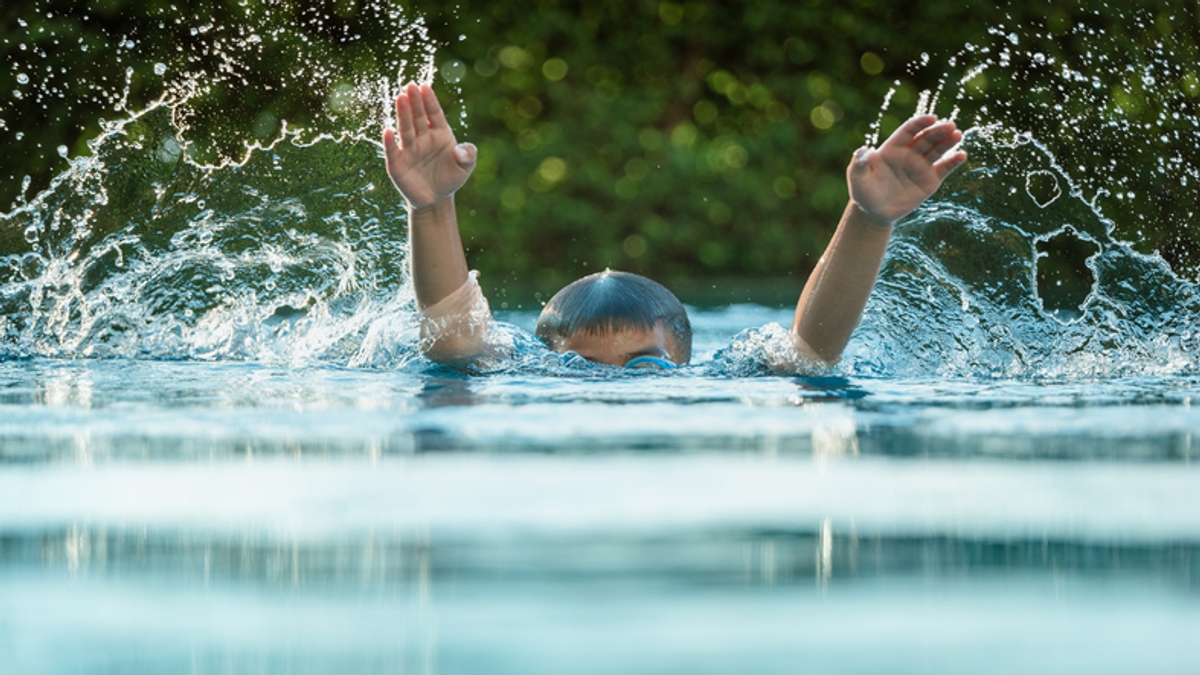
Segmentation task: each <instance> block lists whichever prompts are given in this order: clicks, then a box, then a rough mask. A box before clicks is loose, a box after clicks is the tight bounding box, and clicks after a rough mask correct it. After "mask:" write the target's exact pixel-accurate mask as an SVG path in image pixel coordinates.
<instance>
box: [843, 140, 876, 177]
mask: <svg viewBox="0 0 1200 675" xmlns="http://www.w3.org/2000/svg"><path fill="white" fill-rule="evenodd" d="M870 157H871V148H869V147H867V146H865V145H864V146H862V147H861V148H859V149H857V150H855V151H854V156H853V157H851V158H850V166H849V167H847V173H849V174H850V175H856V174H861V173H863V172H864V171H866V170H867V167H868V166H870Z"/></svg>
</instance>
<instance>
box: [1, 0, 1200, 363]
mask: <svg viewBox="0 0 1200 675" xmlns="http://www.w3.org/2000/svg"><path fill="white" fill-rule="evenodd" d="M212 11H213V12H217V11H218V10H212ZM219 11H220V12H233V13H234V14H232V15H226V14H220V15H218V14H215V13H214V14H210V15H203V16H201V15H196V16H193V17H186V18H181V17H175V16H174V15H170V16H168V15H167V14H166V13H163V14H159V15H155V16H154V17H152V18H151V19H148V21H149V23H147V24H146V25H145V26H142V27H141V30H143V31H151V30H162V31H170V32H178V33H180V34H181V35H186V39H181V41H180V43H181V44H184V45H186V48H185V49H184V51H182V52H180V53H160V52H155V51H153V49H154V48H152V47H150V46H145V45H149V43H150V41H142V40H140V39H139V35H137V34H134V35H124V36H121V37H120V39H119V40H114V42H113V44H111V45H93V46H90V47H89V46H88V45H81V49H85V50H87V51H88V53H89V54H90V55H91V57H93V58H96V59H98V60H100V61H104V59H106V58H107V59H108V61H107V63H109V65H115V66H119V67H115V68H109V69H108V70H110V71H111V73H110V74H108V75H105V76H103V77H99V76H97V78H96V79H94V80H92V81H91V82H89V83H88V84H90V85H91V86H90V87H89V88H88V89H87V91H88V92H90V93H89V94H88V95H87V96H85V97H84V98H83V99H80V100H75V99H72V100H70V101H69V102H70V103H71V104H72V105H77V106H85V107H86V106H92V107H94V108H95V109H96V110H97V111H98V112H97V119H98V120H100V121H99V125H100V131H99V133H98V135H96V137H95V138H94V139H93V140H92V141H90V142H89V144H88V148H89V152H88V153H85V154H77V153H72V151H71V150H70V149H69V148H66V147H65V146H64V147H63V148H58V149H57V151H58V152H59V153H60V154H62V155H63V156H64V157H68V158H69V162H70V165H69V168H68V169H67V170H66V171H64V172H63V173H62V174H60V175H59V176H58V177H57V178H55V179H54V180H53V182H52V183H51V184H50V186H49V187H48V188H47V189H45V190H42V191H40V192H38V194H36V195H35V196H33V197H31V198H29V197H27V196H25V195H26V193H27V192H28V190H29V180H28V179H26V180H24V181H22V184H23V188H22V195H23V196H22V197H21V198H20V199H18V202H17V203H16V204H15V205H14V206H13V208H12V209H11V210H10V211H9V212H7V213H3V214H0V239H2V240H3V248H2V250H0V253H2V254H3V255H4V257H3V259H2V260H0V269H3V270H4V273H5V274H6V276H5V277H4V283H3V285H2V286H0V308H2V316H0V356H2V357H7V358H12V357H24V356H52V357H149V358H162V359H167V358H180V359H254V360H262V361H267V362H279V363H289V364H295V363H305V362H308V361H310V360H316V361H319V362H323V363H335V364H345V365H351V366H387V367H397V366H404V365H405V364H408V363H410V362H416V361H418V360H417V359H415V354H416V350H415V349H414V344H415V340H416V329H415V325H414V322H413V320H412V309H413V301H412V296H411V291H410V290H409V289H408V284H407V280H406V276H405V275H406V271H405V264H404V256H405V243H404V241H405V232H404V216H403V208H402V206H401V203H400V200H399V199H397V198H396V197H395V195H394V194H392V191H391V188H390V186H388V184H387V178H386V175H385V174H384V172H383V168H382V162H381V161H380V156H379V148H378V144H377V142H376V140H375V139H376V138H378V130H379V129H380V128H381V127H382V126H383V125H385V124H387V123H388V121H387V120H388V117H389V115H388V111H387V102H388V101H389V100H390V95H391V94H392V92H393V91H394V88H395V87H396V86H397V83H398V82H400V81H402V80H406V79H417V80H421V81H429V80H430V79H432V77H433V75H434V72H435V69H434V65H433V64H434V53H435V50H434V48H433V46H432V44H431V42H430V41H429V39H428V38H427V36H426V34H425V31H424V25H423V23H422V22H421V20H420V19H419V18H413V17H405V16H402V15H401V14H400V13H399V11H398V10H396V9H394V8H392V7H391V6H390V5H388V4H386V3H380V4H370V3H368V4H367V5H364V6H363V7H362V8H361V10H360V17H359V18H358V19H355V20H354V21H350V20H348V19H344V18H342V17H338V16H334V15H324V14H320V13H314V12H310V11H308V10H295V9H291V8H289V7H288V6H287V5H286V4H285V3H282V2H266V3H261V4H256V5H255V6H254V7H252V8H251V7H247V8H233V9H230V8H222V9H220V10H219ZM239 12H240V13H241V14H238V13H239ZM1185 14H1186V12H1184V11H1182V10H1181V11H1180V12H1179V16H1178V17H1170V18H1168V19H1165V21H1167V22H1168V23H1170V21H1176V23H1178V24H1179V25H1180V26H1184V25H1185V24H1186V22H1187V21H1194V17H1191V16H1190V15H1186V16H1185ZM1123 19H1127V20H1125V21H1123V25H1126V29H1127V30H1126V32H1125V33H1122V34H1121V35H1120V36H1116V35H1113V34H1109V33H1106V32H1105V31H1103V30H1100V29H1098V28H1095V27H1094V26H1091V25H1090V24H1089V23H1088V22H1086V21H1085V22H1081V23H1078V24H1076V25H1074V26H1073V27H1071V28H1070V29H1068V31H1067V33H1066V35H1065V36H1064V35H1060V34H1056V33H1053V32H1052V31H1049V30H1043V31H1038V30H1036V29H1032V30H1030V29H1013V28H1009V27H1004V26H1000V27H997V28H996V29H994V30H993V31H992V32H991V35H990V38H991V43H990V44H987V45H974V44H971V45H967V46H966V47H965V48H964V49H963V50H962V51H961V52H960V53H958V54H956V55H954V56H953V57H951V58H950V59H949V60H948V62H947V63H946V64H945V65H942V64H939V63H938V61H937V59H936V58H933V57H928V56H923V58H922V59H921V62H920V63H919V64H914V68H946V70H945V71H944V72H945V73H946V74H944V75H943V76H942V77H941V78H940V83H939V85H938V86H937V87H936V88H935V89H933V90H931V91H927V92H925V93H924V94H922V96H921V98H920V108H922V109H923V110H927V111H935V112H938V113H941V114H945V115H948V116H950V117H952V118H955V119H957V120H958V121H959V124H960V126H963V127H970V128H971V130H970V132H969V133H968V135H967V138H966V140H965V142H964V143H965V146H966V147H967V149H968V151H969V152H970V154H971V161H970V163H969V164H968V166H966V167H964V169H963V170H960V172H959V173H958V174H956V175H955V176H953V177H952V178H951V179H950V180H949V181H948V182H947V184H946V185H945V186H944V187H943V189H942V190H941V191H940V192H939V193H938V196H937V197H936V198H935V199H934V200H932V201H931V202H930V203H928V204H927V205H926V206H925V207H923V208H922V209H921V210H919V211H918V212H917V213H916V214H914V215H913V216H912V217H911V218H909V219H908V220H906V221H905V222H904V223H902V224H901V225H900V226H899V227H898V228H897V231H896V235H895V239H894V241H893V243H892V245H891V248H890V252H889V256H888V259H887V260H886V261H885V266H884V270H883V273H882V275H881V278H880V283H879V285H878V287H877V291H876V293H875V294H874V295H873V297H872V300H871V302H870V304H869V306H868V308H867V312H866V315H865V316H864V322H863V325H862V327H861V328H860V330H859V332H858V333H857V336H856V338H855V340H854V341H852V343H851V346H850V348H849V350H848V352H847V354H846V358H845V360H844V362H843V363H844V365H843V366H842V368H843V369H844V370H846V371H847V372H850V373H857V374H868V375H880V374H883V375H896V374H899V375H905V374H929V373H930V372H936V373H939V374H942V375H946V376H984V377H1021V378H1067V379H1071V378H1089V377H1096V376H1112V375H1121V374H1128V373H1138V374H1145V373H1160V374H1168V373H1180V372H1191V371H1194V370H1195V367H1194V365H1193V359H1192V356H1191V355H1192V354H1193V353H1194V352H1195V350H1196V349H1197V348H1200V345H1198V344H1197V337H1196V334H1195V331H1194V329H1193V325H1194V324H1195V319H1196V317H1198V316H1200V294H1198V293H1197V291H1196V288H1195V286H1194V285H1193V284H1192V283H1191V282H1189V281H1187V278H1190V277H1191V276H1194V274H1195V266H1196V264H1197V263H1198V262H1200V261H1196V260H1192V259H1191V258H1190V257H1189V256H1190V255H1191V251H1194V250H1200V247H1193V246H1191V244H1190V243H1189V242H1190V241H1191V237H1192V235H1193V233H1192V232H1191V231H1190V230H1189V229H1188V227H1187V226H1186V225H1188V224H1187V223H1179V224H1178V226H1176V224H1173V223H1167V224H1166V226H1164V224H1163V222H1161V219H1162V218H1164V217H1165V216H1163V215H1162V212H1161V211H1160V210H1157V209H1156V208H1154V206H1153V202H1152V195H1155V197H1154V198H1155V199H1161V198H1162V195H1164V194H1165V195H1167V198H1168V199H1170V200H1173V203H1174V204H1175V205H1176V208H1175V209H1173V210H1172V211H1171V213H1172V214H1181V213H1182V214H1186V215H1190V214H1191V213H1192V211H1190V210H1189V209H1191V208H1192V207H1191V206H1190V205H1192V204H1195V203H1196V199H1197V197H1196V196H1195V195H1194V194H1193V193H1194V187H1195V186H1196V185H1197V184H1200V174H1198V173H1197V172H1198V171H1200V158H1197V157H1196V156H1195V153H1196V148H1197V147H1200V121H1198V119H1200V118H1198V117H1197V115H1196V114H1195V104H1194V99H1195V96H1196V94H1197V93H1200V85H1198V84H1196V81H1195V76H1194V74H1192V72H1191V71H1190V70H1189V68H1190V64H1193V63H1195V62H1196V61H1197V60H1198V59H1197V58H1196V57H1197V56H1198V53H1197V50H1196V47H1195V44H1194V43H1193V42H1191V41H1190V40H1191V38H1190V37H1189V36H1190V35H1191V32H1190V31H1188V30H1184V29H1183V28H1182V27H1181V28H1180V29H1179V30H1176V31H1175V32H1174V33H1168V34H1164V31H1162V30H1161V28H1162V25H1163V21H1164V20H1160V19H1156V18H1154V17H1151V16H1150V15H1148V14H1147V15H1145V16H1142V15H1140V14H1136V13H1131V14H1130V16H1129V17H1123ZM155 22H157V23H155ZM250 26H254V27H255V28H253V29H251V28H248V27H250ZM372 26H374V27H376V28H372ZM380 26H382V27H383V28H378V27H380ZM305 30H309V31H316V33H319V34H323V35H325V36H326V37H328V36H330V35H332V36H334V38H335V39H334V40H333V41H332V42H333V43H336V44H338V45H340V47H339V49H345V50H349V51H355V50H358V51H357V52H355V53H357V54H358V55H359V56H360V57H361V58H358V59H353V58H351V59H331V58H328V54H327V53H326V52H325V51H323V50H327V49H328V48H329V47H328V46H327V45H328V44H329V42H328V41H327V42H324V43H323V42H321V41H318V40H313V39H309V38H308V36H309V35H310V33H306V32H305ZM371 30H376V31H379V30H382V31H384V33H383V35H382V37H381V36H378V35H375V36H368V33H369V31H371ZM368 37H370V39H368ZM1118 37H1119V38H1120V39H1117V38H1118ZM1064 38H1067V39H1064ZM1060 43H1061V45H1060ZM31 44H32V40H31ZM322 45H326V46H322ZM1131 45H1132V46H1133V47H1137V49H1134V48H1133V47H1131ZM19 54H24V56H22V57H21V58H23V59H25V60H24V61H20V62H16V63H14V69H15V72H17V73H19V75H18V76H17V81H18V82H19V84H20V87H19V89H20V93H21V95H20V96H19V97H14V98H13V99H12V100H9V101H7V102H6V103H4V106H7V107H3V108H0V119H3V120H5V121H4V122H2V123H0V134H9V135H10V136H11V138H12V139H18V138H19V134H20V133H21V132H20V129H21V128H23V125H27V124H32V123H35V121H34V120H33V119H32V118H30V117H29V116H28V115H25V117H22V115H23V114H24V113H22V111H23V110H27V109H25V108H21V107H20V105H19V104H20V103H21V102H22V101H24V102H27V103H31V104H36V105H46V104H47V102H53V101H56V100H57V101H60V102H61V101H65V100H68V98H69V96H70V94H68V93H67V90H68V89H69V87H67V85H68V84H70V82H68V81H67V80H66V79H65V78H66V77H67V76H66V75H63V74H61V73H59V74H57V75H56V74H55V72H54V71H53V70H52V69H51V70H50V71H49V72H47V69H46V68H45V67H43V62H44V61H45V60H46V59H48V58H49V53H48V52H47V51H46V49H44V48H42V47H38V46H36V45H35V46H34V48H33V49H31V50H25V51H22V52H19ZM263 59H285V60H286V62H287V63H290V64H294V65H295V67H294V68H292V69H290V70H287V71H286V72H285V74H284V75H281V76H279V79H276V80H272V81H268V82H263V81H261V74H257V71H255V69H254V68H253V66H254V64H255V63H258V62H259V61H261V60H263ZM347 64H350V65H347ZM353 64H358V65H353ZM363 64H366V65H363ZM31 73H32V74H34V75H31ZM56 78H57V79H56ZM256 78H258V79H256ZM1189 78H1190V79H1189ZM230 88H235V89H247V90H253V89H256V88H257V89H262V90H264V91H269V92H275V93H279V92H286V93H287V95H291V96H298V97H302V98H303V99H304V100H308V101H309V102H310V103H311V105H309V106H308V108H309V109H310V110H311V112H312V114H311V117H310V118H309V119H305V120H301V121H299V122H291V123H289V122H288V121H283V120H276V119H275V118H274V117H273V116H272V115H271V113H270V112H269V109H265V108H264V109H263V110H261V111H259V112H258V113H257V114H256V115H255V116H254V117H253V118H248V119H242V118H238V117H237V116H236V115H237V113H236V111H232V112H231V111H226V110H223V109H221V108H220V107H219V106H218V105H217V104H215V103H213V101H214V100H216V98H214V97H212V96H210V94H212V93H213V92H216V91H219V90H223V89H230ZM247 95H249V94H247ZM139 97H140V98H141V99H143V101H142V102H138V101H137V100H134V99H137V98H139ZM890 105H891V96H890V95H889V96H888V97H887V99H886V100H885V102H884V106H883V111H882V112H881V120H882V119H883V118H884V116H886V115H889V114H891V112H892V111H890V108H889V107H890ZM251 107H252V106H251ZM105 111H106V112H105ZM102 113H103V114H112V113H116V114H117V115H118V116H119V117H120V119H118V120H116V121H104V120H103V119H102V118H103V114H102ZM895 114H896V115H897V116H904V115H907V114H908V111H895ZM879 126H880V125H877V126H876V128H877V129H878V128H879ZM73 154H76V156H74V157H73V158H72V155H73ZM1122 157H1129V158H1131V159H1130V160H1129V161H1128V162H1126V163H1125V164H1122V163H1121V162H1120V160H1119V159H1118V160H1116V163H1114V160H1112V159H1110V158H1122ZM1135 160H1136V161H1135ZM1146 166H1149V167H1151V170H1150V171H1142V170H1141V169H1142V168H1144V167H1146ZM1148 182H1149V183H1148ZM1148 184H1149V185H1152V187H1147V185H1148ZM1151 225H1153V226H1154V227H1153V228H1151ZM1141 229H1145V230H1151V229H1153V231H1155V232H1167V233H1171V234H1173V236H1174V238H1173V239H1169V240H1165V244H1164V246H1162V247H1160V246H1158V244H1156V243H1155V242H1146V241H1142V237H1140V236H1139V234H1138V232H1139V230H1141ZM1197 238H1198V239H1200V236H1197ZM1131 242H1132V243H1131ZM1155 249H1161V250H1159V251H1156V250H1155ZM1063 250H1069V251H1074V253H1073V255H1074V256H1075V257H1076V260H1075V263H1076V266H1077V267H1082V268H1084V269H1083V273H1084V277H1085V278H1086V279H1087V280H1089V283H1088V284H1086V287H1085V288H1083V289H1082V290H1081V291H1079V292H1077V293H1076V294H1075V295H1074V296H1071V295H1070V294H1069V293H1066V294H1065V295H1055V293H1056V291H1055V286H1054V285H1053V284H1050V285H1047V284H1045V283H1040V282H1039V279H1043V278H1044V277H1047V274H1046V272H1045V269H1043V268H1044V267H1046V266H1047V265H1048V264H1049V263H1051V262H1053V260H1052V259H1053V257H1054V255H1057V253H1056V252H1060V251H1063ZM1173 268H1174V269H1173ZM750 352H753V350H752V349H751V350H748V353H750ZM539 358H540V357H539ZM746 358H751V357H750V356H747V357H746ZM534 360H537V359H534ZM726 365H729V364H726ZM729 370H730V372H741V371H742V370H747V369H743V368H740V367H738V364H732V365H731V366H730V368H729ZM750 370H752V369H750Z"/></svg>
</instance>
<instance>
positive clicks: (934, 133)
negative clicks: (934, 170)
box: [908, 122, 956, 155]
mask: <svg viewBox="0 0 1200 675" xmlns="http://www.w3.org/2000/svg"><path fill="white" fill-rule="evenodd" d="M955 131H956V129H955V127H954V123H953V122H938V123H937V124H934V125H933V126H931V127H929V128H927V129H925V130H924V131H922V132H921V133H919V134H917V135H916V137H914V138H913V139H912V141H910V142H909V143H908V147H909V148H910V149H912V150H913V151H914V152H916V153H917V154H919V155H924V154H926V153H928V152H929V150H930V148H932V147H933V146H935V145H937V144H938V143H941V142H942V141H943V140H944V139H945V138H946V137H947V136H949V135H950V134H952V133H954V132H955Z"/></svg>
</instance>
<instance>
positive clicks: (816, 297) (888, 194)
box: [792, 115, 967, 364]
mask: <svg viewBox="0 0 1200 675" xmlns="http://www.w3.org/2000/svg"><path fill="white" fill-rule="evenodd" d="M961 140H962V132H961V131H959V130H958V129H957V128H955V126H954V123H953V122H939V121H937V118H936V117H934V116H933V115H921V116H918V117H913V118H912V119H910V120H908V121H907V122H905V123H904V124H903V125H901V126H900V128H899V129H897V130H896V132H895V133H893V134H892V135H891V137H890V138H888V139H887V140H886V141H884V143H883V145H881V146H880V147H879V148H878V149H868V148H862V149H860V150H859V151H858V152H856V153H855V155H854V159H853V160H851V162H850V166H849V167H848V168H847V169H846V181H847V183H849V186H850V203H849V204H847V205H846V210H845V212H844V213H843V214H842V220H841V222H840V223H839V224H838V228H837V231H836V232H834V235H833V239H831V240H830V242H829V246H828V248H826V249H825V254H824V255H823V256H821V260H820V261H819V262H818V263H817V266H816V267H815V268H814V269H813V271H812V274H811V275H810V276H809V278H808V283H806V284H805V286H804V291H803V292H802V293H801V294H800V301H799V302H797V303H796V317H795V320H794V321H793V322H792V338H793V340H794V341H795V343H796V350H797V352H799V354H800V356H801V357H803V358H808V359H812V358H813V357H816V358H818V359H820V360H821V361H824V362H826V363H829V364H834V363H837V361H838V359H840V358H841V355H842V350H843V349H845V347H846V343H847V342H848V341H849V340H850V334H851V333H852V332H853V331H854V329H855V327H857V326H858V322H859V319H860V318H861V317H862V311H863V308H864V307H866V304H867V298H868V296H870V294H871V289H872V288H873V287H874V286H875V278H876V277H877V276H878V275H879V266H880V265H881V264H882V262H883V253H884V250H885V249H886V248H887V243H888V239H889V238H890V237H891V234H892V225H893V224H895V222H896V221H897V220H899V219H900V218H903V217H904V216H906V215H908V214H909V213H910V212H912V211H913V209H915V208H917V207H918V206H920V205H921V204H922V203H923V202H924V201H925V200H926V199H928V198H929V197H930V195H932V194H933V193H934V192H935V191H937V189H938V188H939V187H940V186H941V184H942V181H944V180H945V179H946V177H947V176H949V175H950V173H951V172H952V171H954V170H955V169H957V168H958V167H959V166H960V165H961V164H962V163H963V162H965V161H966V159H967V153H965V152H963V151H961V150H958V151H955V152H951V150H953V148H954V147H955V146H957V145H958V143H959V142H960V141H961Z"/></svg>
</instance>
